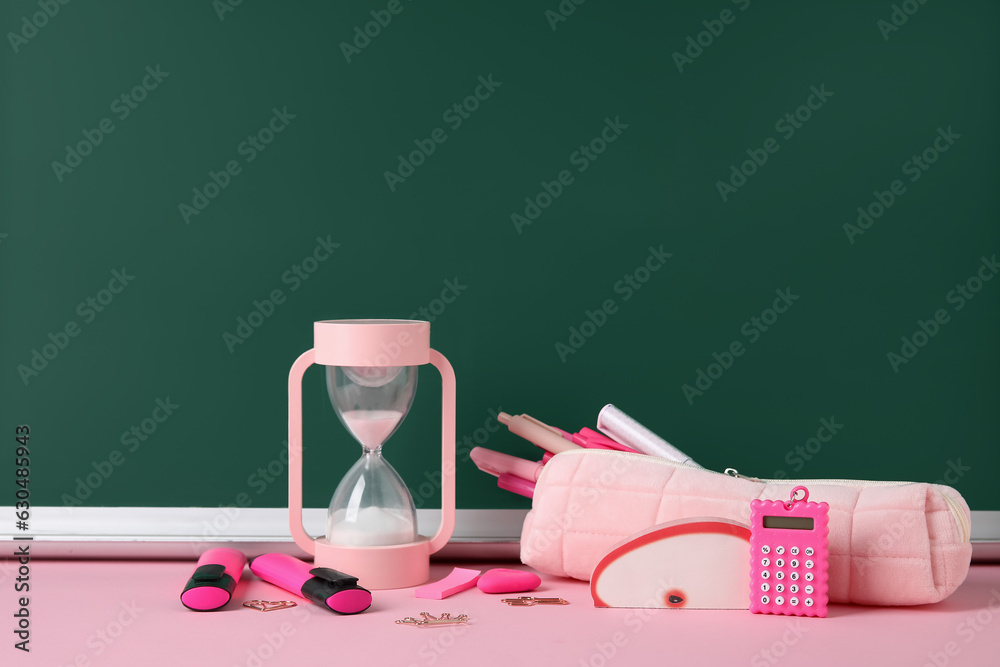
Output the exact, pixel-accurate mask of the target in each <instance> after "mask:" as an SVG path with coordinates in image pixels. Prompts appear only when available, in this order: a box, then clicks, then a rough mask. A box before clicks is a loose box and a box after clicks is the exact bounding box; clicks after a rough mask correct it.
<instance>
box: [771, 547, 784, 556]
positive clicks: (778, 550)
mask: <svg viewBox="0 0 1000 667" xmlns="http://www.w3.org/2000/svg"><path fill="white" fill-rule="evenodd" d="M774 553H776V554H778V555H779V556H780V555H781V554H783V553H785V547H774Z"/></svg>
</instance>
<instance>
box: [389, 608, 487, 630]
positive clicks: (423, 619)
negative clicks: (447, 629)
mask: <svg viewBox="0 0 1000 667" xmlns="http://www.w3.org/2000/svg"><path fill="white" fill-rule="evenodd" d="M468 622H469V617H468V615H467V614H459V615H458V616H455V617H452V615H451V614H448V613H445V614H441V615H440V616H438V617H434V616H432V615H431V614H429V613H427V612H426V611H422V612H420V618H413V617H412V616H407V617H406V618H404V619H402V620H399V621H396V623H397V625H415V626H417V627H418V628H426V627H429V626H431V625H457V624H459V623H468Z"/></svg>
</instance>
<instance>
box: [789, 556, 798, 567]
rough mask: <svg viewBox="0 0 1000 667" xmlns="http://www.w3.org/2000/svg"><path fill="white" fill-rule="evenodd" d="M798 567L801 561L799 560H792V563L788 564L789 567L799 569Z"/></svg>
mask: <svg viewBox="0 0 1000 667" xmlns="http://www.w3.org/2000/svg"><path fill="white" fill-rule="evenodd" d="M798 566H799V559H798V558H793V559H792V560H791V562H790V563H789V564H788V567H798Z"/></svg>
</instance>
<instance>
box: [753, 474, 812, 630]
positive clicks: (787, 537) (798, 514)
mask: <svg viewBox="0 0 1000 667" xmlns="http://www.w3.org/2000/svg"><path fill="white" fill-rule="evenodd" d="M808 500H809V490H808V489H806V487H804V486H797V487H795V488H794V489H792V494H791V497H790V498H789V500H787V501H784V500H753V501H751V502H750V611H752V612H753V613H755V614H784V615H786V616H819V617H823V616H826V607H827V602H828V597H827V578H828V575H827V570H828V566H829V560H830V553H829V539H828V535H829V523H830V506H829V505H828V504H827V503H811V502H808Z"/></svg>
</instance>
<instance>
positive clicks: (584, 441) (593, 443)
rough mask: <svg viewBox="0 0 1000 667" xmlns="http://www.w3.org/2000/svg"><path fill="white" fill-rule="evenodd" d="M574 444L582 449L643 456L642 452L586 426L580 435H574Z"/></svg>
mask: <svg viewBox="0 0 1000 667" xmlns="http://www.w3.org/2000/svg"><path fill="white" fill-rule="evenodd" d="M573 442H575V443H576V444H578V445H580V446H581V447H590V448H597V449H615V450H618V451H620V452H632V453H633V454H641V452H640V451H638V450H636V449H632V448H631V447H627V446H625V445H623V444H621V443H620V442H618V441H617V440H612V439H611V438H609V437H608V436H606V435H604V434H603V433H598V432H597V431H595V430H594V429H592V428H587V427H586V426H584V427H583V428H581V429H580V432H579V433H574V434H573Z"/></svg>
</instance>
